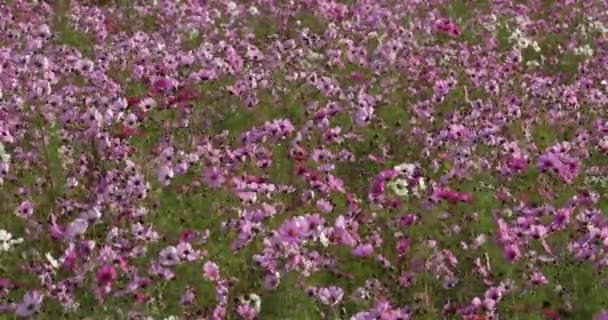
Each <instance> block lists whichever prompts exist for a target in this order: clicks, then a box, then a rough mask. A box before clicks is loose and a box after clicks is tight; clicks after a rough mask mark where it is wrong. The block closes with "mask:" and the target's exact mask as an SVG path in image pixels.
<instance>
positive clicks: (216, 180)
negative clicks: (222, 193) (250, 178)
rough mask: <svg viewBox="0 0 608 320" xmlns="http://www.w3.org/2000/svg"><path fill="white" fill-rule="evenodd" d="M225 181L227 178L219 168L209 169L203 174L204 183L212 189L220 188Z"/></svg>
mask: <svg viewBox="0 0 608 320" xmlns="http://www.w3.org/2000/svg"><path fill="white" fill-rule="evenodd" d="M225 181H226V178H224V175H223V174H222V172H221V171H220V169H219V168H217V167H212V168H208V169H206V170H205V173H204V174H203V182H204V183H205V184H206V185H207V186H209V187H211V188H219V187H221V186H222V185H223V184H224V182H225Z"/></svg>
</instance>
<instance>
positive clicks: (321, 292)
mask: <svg viewBox="0 0 608 320" xmlns="http://www.w3.org/2000/svg"><path fill="white" fill-rule="evenodd" d="M343 296H344V290H342V288H340V287H334V286H332V287H328V288H319V289H318V290H317V297H318V299H319V301H321V303H323V304H324V305H327V306H331V307H333V306H336V305H338V304H339V303H340V302H342V297H343Z"/></svg>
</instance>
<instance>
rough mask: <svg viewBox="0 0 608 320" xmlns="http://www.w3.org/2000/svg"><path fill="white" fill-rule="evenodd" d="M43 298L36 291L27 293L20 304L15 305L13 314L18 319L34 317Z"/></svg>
mask: <svg viewBox="0 0 608 320" xmlns="http://www.w3.org/2000/svg"><path fill="white" fill-rule="evenodd" d="M43 299H44V297H43V296H42V294H41V293H40V292H38V291H28V292H27V293H26V294H25V295H24V296H23V299H22V300H21V302H19V304H17V308H16V309H15V314H16V315H17V316H19V317H24V318H25V317H31V316H32V315H34V314H35V313H36V312H38V310H40V307H41V306H42V301H43Z"/></svg>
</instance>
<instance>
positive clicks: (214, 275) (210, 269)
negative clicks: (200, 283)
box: [203, 261, 220, 282]
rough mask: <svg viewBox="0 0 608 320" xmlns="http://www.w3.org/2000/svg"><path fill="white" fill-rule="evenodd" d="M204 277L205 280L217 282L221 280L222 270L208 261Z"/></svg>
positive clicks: (204, 268)
mask: <svg viewBox="0 0 608 320" xmlns="http://www.w3.org/2000/svg"><path fill="white" fill-rule="evenodd" d="M203 276H204V277H205V279H207V280H209V281H212V282H217V281H219V280H220V269H219V267H218V266H217V264H215V262H211V261H207V262H205V264H204V265H203Z"/></svg>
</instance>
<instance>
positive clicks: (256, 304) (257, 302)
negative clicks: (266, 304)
mask: <svg viewBox="0 0 608 320" xmlns="http://www.w3.org/2000/svg"><path fill="white" fill-rule="evenodd" d="M249 301H251V304H253V309H255V311H256V312H258V313H259V312H260V310H261V309H262V299H261V298H260V296H258V295H257V294H255V293H251V294H249Z"/></svg>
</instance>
